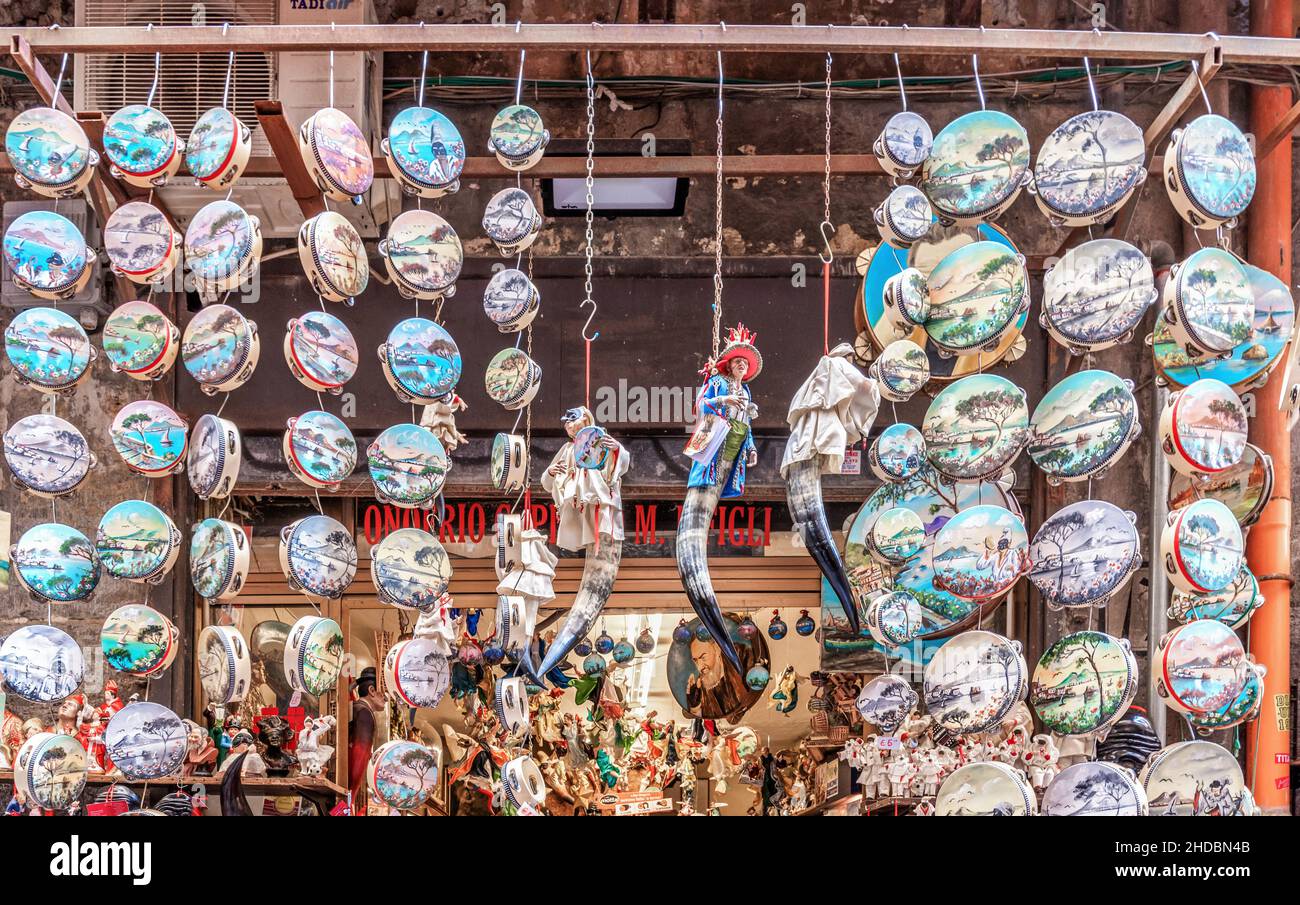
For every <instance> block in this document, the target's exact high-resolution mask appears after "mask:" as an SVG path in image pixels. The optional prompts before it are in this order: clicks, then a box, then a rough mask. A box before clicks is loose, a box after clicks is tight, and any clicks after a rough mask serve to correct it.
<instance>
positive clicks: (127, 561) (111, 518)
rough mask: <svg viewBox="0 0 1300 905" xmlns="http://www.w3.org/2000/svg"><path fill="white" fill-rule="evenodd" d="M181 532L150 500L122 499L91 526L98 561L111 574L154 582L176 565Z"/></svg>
mask: <svg viewBox="0 0 1300 905" xmlns="http://www.w3.org/2000/svg"><path fill="white" fill-rule="evenodd" d="M184 541H185V536H184V535H183V534H181V532H180V529H179V528H177V527H176V523H175V522H173V521H172V519H171V516H169V515H168V514H167V513H165V512H163V511H162V510H161V509H159V508H158V507H157V506H155V505H154V504H153V503H146V502H145V501H144V500H124V501H123V502H121V503H118V504H117V505H116V506H114V507H112V508H111V509H109V510H108V511H107V512H105V513H104V516H103V518H101V519H100V520H99V527H98V528H97V529H96V530H95V551H96V552H97V553H98V554H99V562H100V565H102V566H103V567H104V571H105V572H107V573H108V574H109V575H112V576H113V577H114V578H120V579H122V580H124V581H135V582H141V583H145V584H157V583H158V582H160V581H162V580H163V577H164V576H165V575H166V574H167V573H168V572H170V571H171V569H172V566H174V565H176V557H177V556H179V555H180V552H181V544H182V543H184Z"/></svg>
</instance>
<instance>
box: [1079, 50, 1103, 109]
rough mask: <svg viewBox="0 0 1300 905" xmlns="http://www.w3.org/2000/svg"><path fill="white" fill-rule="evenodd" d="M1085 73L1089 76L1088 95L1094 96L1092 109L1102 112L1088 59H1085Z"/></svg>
mask: <svg viewBox="0 0 1300 905" xmlns="http://www.w3.org/2000/svg"><path fill="white" fill-rule="evenodd" d="M1083 71H1084V72H1085V73H1087V75H1088V93H1089V94H1090V95H1092V109H1093V110H1094V111H1096V110H1100V109H1101V107H1100V105H1098V103H1097V86H1096V84H1094V83H1093V81H1092V66H1091V64H1089V62H1088V58H1087V57H1084V58H1083Z"/></svg>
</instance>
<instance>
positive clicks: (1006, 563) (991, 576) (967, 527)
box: [933, 505, 1029, 601]
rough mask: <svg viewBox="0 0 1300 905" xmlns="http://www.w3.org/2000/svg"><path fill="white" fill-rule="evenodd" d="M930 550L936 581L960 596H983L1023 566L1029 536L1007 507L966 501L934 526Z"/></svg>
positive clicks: (1011, 580)
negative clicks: (967, 504)
mask: <svg viewBox="0 0 1300 905" xmlns="http://www.w3.org/2000/svg"><path fill="white" fill-rule="evenodd" d="M933 555H934V583H935V585H936V587H940V588H943V589H944V590H946V591H948V592H949V593H951V594H954V595H956V596H957V597H961V598H963V599H966V600H977V601H978V600H989V599H992V598H994V597H998V596H1000V595H1001V594H1004V593H1005V592H1006V591H1008V590H1009V589H1010V588H1011V586H1012V585H1014V584H1015V583H1016V581H1018V580H1019V578H1020V576H1021V575H1023V574H1024V573H1025V571H1026V570H1027V569H1028V568H1029V536H1028V534H1027V533H1026V532H1025V523H1024V521H1023V520H1022V519H1021V518H1020V516H1018V515H1016V514H1015V513H1014V512H1012V511H1011V510H1009V509H1004V508H1003V507H1001V506H989V505H978V506H972V507H970V508H969V509H963V510H962V511H961V512H959V513H957V514H956V515H954V516H953V517H952V518H950V519H949V520H948V521H947V522H946V523H945V524H944V526H943V527H942V528H941V529H939V532H938V534H936V535H935V538H934V549H933Z"/></svg>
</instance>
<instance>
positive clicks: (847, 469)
mask: <svg viewBox="0 0 1300 905" xmlns="http://www.w3.org/2000/svg"><path fill="white" fill-rule="evenodd" d="M840 474H862V450H860V449H857V448H854V449H846V450H845V451H844V464H842V465H841V466H840Z"/></svg>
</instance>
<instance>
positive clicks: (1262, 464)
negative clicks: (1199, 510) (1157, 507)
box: [1168, 443, 1273, 528]
mask: <svg viewBox="0 0 1300 905" xmlns="http://www.w3.org/2000/svg"><path fill="white" fill-rule="evenodd" d="M1272 496H1273V457H1272V456H1270V455H1268V454H1267V453H1265V452H1264V451H1263V450H1261V449H1260V448H1259V447H1258V446H1256V445H1255V444H1253V443H1247V444H1246V448H1245V450H1244V451H1243V452H1242V454H1241V460H1240V461H1239V462H1237V464H1236V465H1230V466H1229V467H1227V468H1225V469H1223V470H1222V471H1218V472H1215V473H1214V474H1209V475H1206V474H1197V475H1190V476H1189V475H1185V474H1182V473H1175V474H1174V475H1172V476H1171V478H1170V481H1169V498H1168V503H1169V508H1170V509H1181V508H1182V507H1184V506H1186V505H1188V504H1189V503H1191V502H1192V501H1194V500H1199V499H1202V498H1205V499H1211V500H1218V501H1219V502H1220V503H1223V504H1224V505H1225V506H1227V507H1228V508H1229V509H1231V510H1232V514H1233V515H1235V516H1236V517H1237V523H1238V524H1239V525H1241V527H1242V528H1249V527H1250V526H1251V525H1253V524H1255V522H1257V521H1259V516H1260V513H1262V512H1263V511H1264V506H1265V505H1267V504H1268V501H1269V500H1270V499H1271V498H1272Z"/></svg>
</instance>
